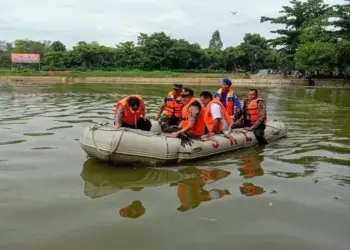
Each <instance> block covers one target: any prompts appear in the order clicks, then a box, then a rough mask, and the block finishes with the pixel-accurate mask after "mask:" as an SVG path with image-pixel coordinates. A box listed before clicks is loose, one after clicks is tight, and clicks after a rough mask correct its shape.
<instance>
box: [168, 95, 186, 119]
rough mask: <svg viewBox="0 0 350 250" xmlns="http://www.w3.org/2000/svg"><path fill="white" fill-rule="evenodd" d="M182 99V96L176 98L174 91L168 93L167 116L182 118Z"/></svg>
mask: <svg viewBox="0 0 350 250" xmlns="http://www.w3.org/2000/svg"><path fill="white" fill-rule="evenodd" d="M182 106H183V104H182V99H181V96H179V97H177V98H176V99H175V98H174V94H173V92H172V91H170V92H169V93H168V96H167V97H166V114H165V115H166V116H167V117H170V116H175V117H178V118H181V112H182Z"/></svg>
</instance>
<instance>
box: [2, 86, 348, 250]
mask: <svg viewBox="0 0 350 250" xmlns="http://www.w3.org/2000/svg"><path fill="white" fill-rule="evenodd" d="M168 88H169V86H161V85H150V86H146V85H130V84H129V85H123V86H120V85H119V86H118V85H101V84H99V85H61V84H57V85H40V86H38V85H32V86H29V85H15V86H8V85H0V249H1V250H7V249H11V250H16V249H27V250H28V249H35V250H40V249H50V250H55V249H57V250H61V249H65V250H70V249H72V250H77V249H84V250H89V249H104V250H105V249H106V250H108V249H113V250H115V249H121V248H122V249H130V250H134V249H144V250H173V249H174V250H177V249H201V250H205V249H208V250H209V249H210V250H211V249H220V250H221V249H229V250H232V249H268V250H271V249H283V250H287V249H303V250H306V249H315V250H316V249H317V250H320V249H327V250H328V249H333V250H335V249H337V250H338V249H339V250H348V249H350V139H349V138H350V137H349V136H350V125H349V123H350V91H349V90H346V89H316V88H280V89H278V88H264V89H261V90H260V91H261V96H262V97H263V98H264V99H265V100H266V102H267V106H268V116H269V119H279V120H282V121H284V122H285V123H286V124H287V126H288V129H289V133H288V137H287V138H285V139H281V140H278V141H276V142H273V143H270V144H269V145H267V146H266V147H265V148H261V147H258V146H255V147H252V148H249V149H242V150H239V151H237V152H232V153H227V154H224V155H220V156H216V157H213V158H210V159H208V160H205V161H199V162H194V163H191V164H188V165H182V166H179V167H176V168H174V167H169V166H166V168H157V169H152V168H144V169H126V168H116V167H111V166H107V165H105V164H102V163H98V162H96V161H94V160H91V159H87V157H86V155H85V153H84V152H83V151H82V149H81V148H80V145H79V142H78V139H79V137H80V136H81V134H82V132H83V129H84V127H85V126H87V125H89V124H92V123H95V122H112V117H113V116H112V114H113V111H114V104H115V100H116V97H118V96H120V95H125V94H131V93H139V94H142V95H143V96H144V98H145V100H146V103H147V111H148V113H149V115H151V116H152V115H155V114H156V110H157V107H158V106H159V104H160V103H161V99H162V96H164V95H165V94H166V93H167V91H168ZM205 89H209V90H214V89H215V87H209V88H205V87H194V90H195V93H197V94H199V91H202V90H205ZM236 90H237V92H238V96H239V97H240V98H243V97H244V96H245V95H246V93H247V90H248V88H237V89H236ZM145 147H147V145H145ZM120 167H123V166H120ZM133 217H134V218H133Z"/></svg>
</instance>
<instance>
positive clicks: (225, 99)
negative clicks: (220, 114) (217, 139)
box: [214, 78, 241, 120]
mask: <svg viewBox="0 0 350 250" xmlns="http://www.w3.org/2000/svg"><path fill="white" fill-rule="evenodd" d="M231 85H232V82H231V80H230V79H228V78H224V79H223V80H222V86H221V88H220V89H219V90H218V91H216V93H215V95H214V98H215V99H217V100H219V101H220V102H221V103H222V105H224V107H225V108H226V110H227V112H228V114H229V115H230V116H232V117H233V119H234V120H235V119H238V118H239V116H240V114H241V103H240V102H239V99H238V98H237V96H236V93H235V91H234V90H233V89H232V88H231Z"/></svg>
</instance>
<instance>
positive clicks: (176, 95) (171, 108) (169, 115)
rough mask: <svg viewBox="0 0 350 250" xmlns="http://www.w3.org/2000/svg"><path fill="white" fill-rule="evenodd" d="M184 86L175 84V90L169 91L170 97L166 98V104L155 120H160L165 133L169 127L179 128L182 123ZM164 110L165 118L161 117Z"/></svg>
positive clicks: (163, 104) (161, 107)
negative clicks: (182, 92) (182, 93)
mask: <svg viewBox="0 0 350 250" xmlns="http://www.w3.org/2000/svg"><path fill="white" fill-rule="evenodd" d="M182 88H183V86H182V84H176V83H175V84H174V86H173V89H172V90H171V91H169V93H168V96H166V97H165V98H164V102H163V103H162V105H161V106H160V108H159V110H158V113H157V116H156V117H155V118H154V119H155V120H158V121H159V123H160V124H161V126H162V129H163V131H164V130H165V128H167V127H169V126H174V125H176V126H178V125H179V124H180V121H181V112H182V107H183V105H182V98H181V96H180V95H181V91H182ZM164 109H165V110H166V113H165V115H164V116H161V115H162V113H163V111H164Z"/></svg>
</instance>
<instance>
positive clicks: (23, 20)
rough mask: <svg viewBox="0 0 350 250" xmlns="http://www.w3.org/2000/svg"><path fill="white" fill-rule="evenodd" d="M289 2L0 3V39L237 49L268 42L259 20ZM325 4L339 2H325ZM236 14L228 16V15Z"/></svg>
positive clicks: (127, 0)
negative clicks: (181, 42) (216, 37)
mask: <svg viewBox="0 0 350 250" xmlns="http://www.w3.org/2000/svg"><path fill="white" fill-rule="evenodd" d="M288 2H289V0H269V1H263V0H192V1H189V0H98V1H96V0H95V1H93V0H15V1H4V0H1V2H0V34H1V39H4V40H8V41H13V40H15V39H20V38H28V39H33V40H52V41H53V40H60V41H62V42H64V43H65V44H67V45H68V46H69V47H70V46H72V45H75V44H76V43H77V42H78V41H81V40H85V41H88V42H89V41H97V42H99V43H100V44H105V45H111V46H113V45H115V44H117V43H119V42H123V41H126V40H133V41H136V39H137V35H138V34H139V33H140V32H144V33H152V32H160V31H164V32H165V33H167V34H168V35H170V36H172V37H174V38H184V39H186V40H188V41H190V42H198V43H199V44H200V45H201V46H203V47H206V46H207V45H208V43H209V40H210V37H211V34H212V33H213V32H214V31H215V30H217V29H218V30H219V31H220V33H221V38H222V40H223V43H224V46H225V47H226V46H229V45H236V44H239V43H240V42H241V41H242V39H243V36H244V34H245V33H260V34H261V35H263V36H266V37H272V34H271V33H270V32H269V31H270V30H273V29H276V28H277V27H276V25H271V24H268V23H263V24H261V23H260V17H261V16H263V15H265V16H271V15H272V16H277V15H278V12H279V10H281V6H282V5H288ZM326 3H329V4H335V3H340V4H342V3H344V0H329V1H326ZM231 10H232V11H237V14H236V15H235V16H233V15H232V14H231V12H230V11H231Z"/></svg>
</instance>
